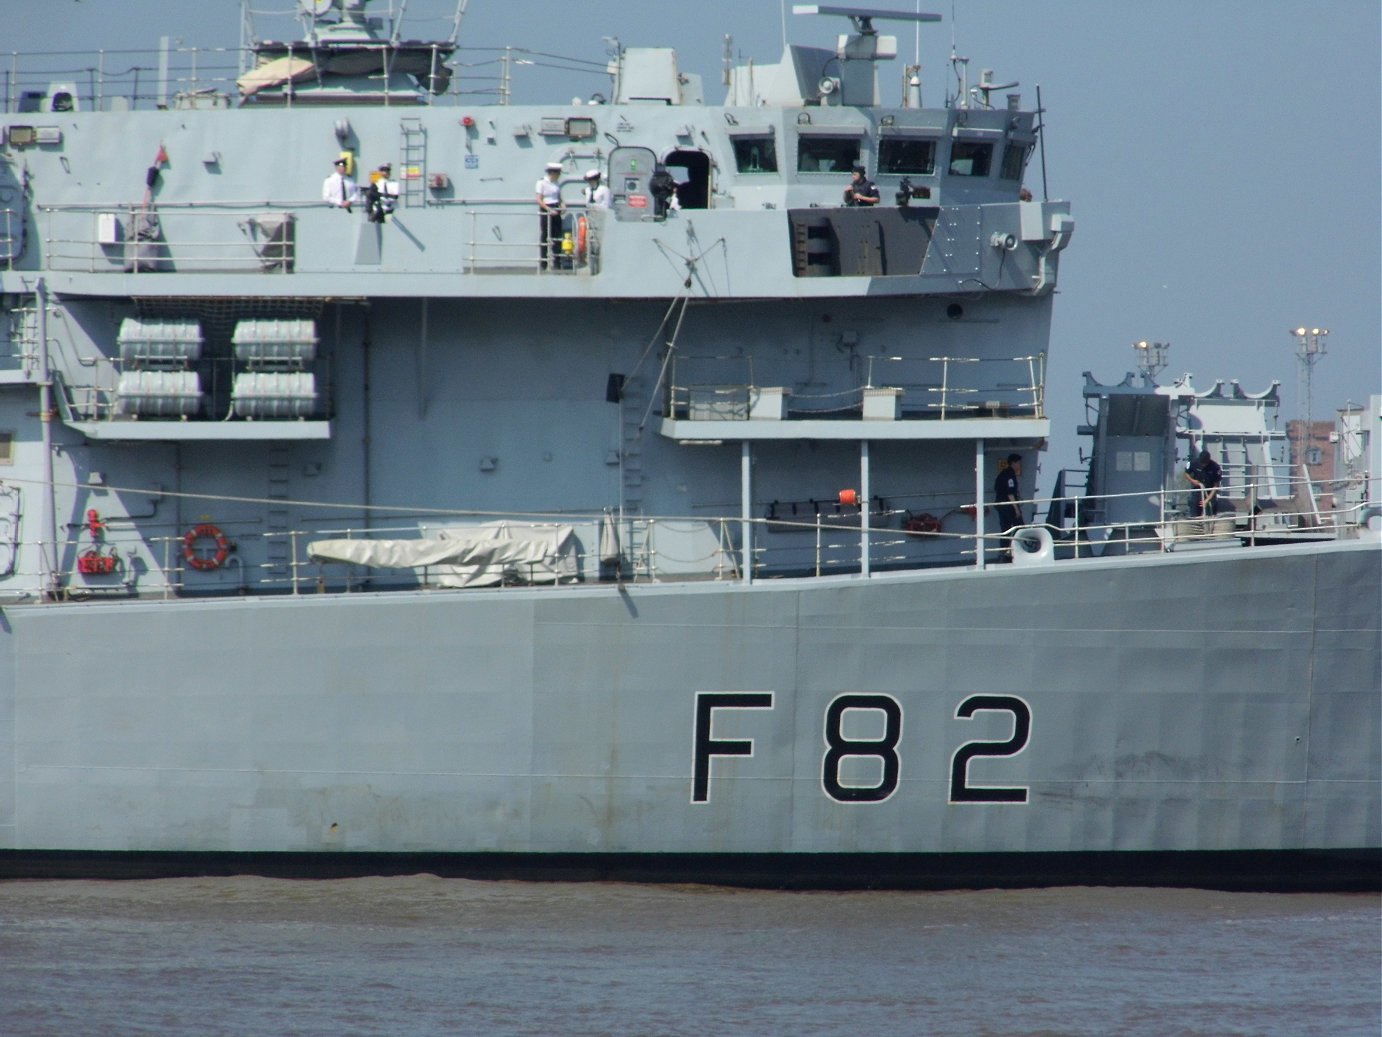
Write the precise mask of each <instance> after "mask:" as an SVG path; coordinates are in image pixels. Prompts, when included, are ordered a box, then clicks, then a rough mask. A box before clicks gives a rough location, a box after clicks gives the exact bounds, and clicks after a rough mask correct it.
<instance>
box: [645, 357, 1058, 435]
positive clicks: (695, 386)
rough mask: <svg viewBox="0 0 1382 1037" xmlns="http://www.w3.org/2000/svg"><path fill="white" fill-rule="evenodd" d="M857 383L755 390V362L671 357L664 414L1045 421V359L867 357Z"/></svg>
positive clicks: (702, 417) (710, 418)
mask: <svg viewBox="0 0 1382 1037" xmlns="http://www.w3.org/2000/svg"><path fill="white" fill-rule="evenodd" d="M862 359H863V360H864V384H862V385H858V386H855V387H852V388H848V389H839V390H834V391H831V392H804V391H801V390H800V389H799V388H797V387H793V386H773V385H765V384H759V378H758V377H757V376H756V374H755V371H754V358H753V357H752V356H742V355H735V354H719V355H715V354H699V355H698V354H683V353H679V352H678V353H674V354H673V356H672V364H671V372H670V379H669V381H668V388H667V393H666V407H667V413H668V414H670V415H672V416H674V417H676V418H678V419H687V420H691V421H697V420H701V421H736V420H739V421H744V420H754V419H781V418H806V419H821V418H857V417H859V416H860V415H862V416H863V417H866V418H868V417H886V418H892V417H898V416H901V417H904V418H924V419H940V420H946V419H947V418H950V419H954V418H961V417H967V418H968V417H999V418H1001V417H1022V418H1033V417H1036V418H1041V417H1045V379H1046V355H1045V354H1044V353H1037V354H1032V355H1027V356H1015V357H951V356H936V357H928V358H925V359H921V358H914V357H902V356H890V355H870V356H866V357H864V358H862Z"/></svg>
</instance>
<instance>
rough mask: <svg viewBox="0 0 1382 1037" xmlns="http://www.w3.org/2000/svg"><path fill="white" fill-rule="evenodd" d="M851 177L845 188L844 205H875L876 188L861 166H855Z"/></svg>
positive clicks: (876, 200)
mask: <svg viewBox="0 0 1382 1037" xmlns="http://www.w3.org/2000/svg"><path fill="white" fill-rule="evenodd" d="M852 175H853V179H852V180H850V182H849V186H848V187H846V188H845V204H846V205H877V204H878V188H877V186H876V185H875V184H874V182H873V181H872V180H870V179H869V178H868V175H867V173H866V172H865V171H864V167H863V166H855V167H854V173H853V174H852Z"/></svg>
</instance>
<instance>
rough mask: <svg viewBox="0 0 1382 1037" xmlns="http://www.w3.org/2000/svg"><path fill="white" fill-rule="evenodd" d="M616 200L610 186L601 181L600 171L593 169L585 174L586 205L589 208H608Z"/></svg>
mask: <svg viewBox="0 0 1382 1037" xmlns="http://www.w3.org/2000/svg"><path fill="white" fill-rule="evenodd" d="M613 200H614V198H613V195H611V194H610V191H609V188H608V187H606V186H605V185H604V184H602V183H600V171H599V170H598V169H592V170H590V171H589V172H588V173H586V175H585V207H586V208H587V209H608V208H609V207H610V203H611V202H612V201H613Z"/></svg>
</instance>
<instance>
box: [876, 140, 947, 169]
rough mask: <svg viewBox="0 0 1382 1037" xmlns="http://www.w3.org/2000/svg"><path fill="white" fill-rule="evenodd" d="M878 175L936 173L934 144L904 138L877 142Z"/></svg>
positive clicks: (932, 142) (932, 141) (933, 142)
mask: <svg viewBox="0 0 1382 1037" xmlns="http://www.w3.org/2000/svg"><path fill="white" fill-rule="evenodd" d="M878 171H879V172H880V173H923V174H930V173H934V172H935V171H936V142H935V141H934V140H915V139H909V138H905V137H884V138H882V139H881V140H880V141H879V142H878Z"/></svg>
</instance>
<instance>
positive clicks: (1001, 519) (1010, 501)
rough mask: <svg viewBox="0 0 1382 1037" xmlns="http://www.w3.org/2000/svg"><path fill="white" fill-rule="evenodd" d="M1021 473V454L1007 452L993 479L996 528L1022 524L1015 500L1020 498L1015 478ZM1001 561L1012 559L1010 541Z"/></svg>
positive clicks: (1018, 507)
mask: <svg viewBox="0 0 1382 1037" xmlns="http://www.w3.org/2000/svg"><path fill="white" fill-rule="evenodd" d="M1021 474H1022V455H1021V454H1009V455H1008V463H1007V465H1005V466H1004V467H1002V468H1000V469H999V470H998V475H997V477H996V478H995V479H994V480H993V500H994V503H995V505H996V510H997V512H998V528H999V529H1001V530H1002V531H1003V532H1005V533H1006V532H1007V531H1008V530H1010V529H1012V528H1014V527H1015V526H1020V525H1022V507H1021V505H1019V504H1018V503H1017V502H1018V501H1020V500H1021V499H1022V492H1021V490H1020V489H1019V488H1018V485H1017V479H1018V476H1020V475H1021ZM1000 557H1001V558H1002V560H1003V561H1005V562H1010V561H1012V541H1011V540H1009V541H1008V542H1007V546H1006V547H1005V548H1004V549H1003V553H1002V555H1001V556H1000Z"/></svg>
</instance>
